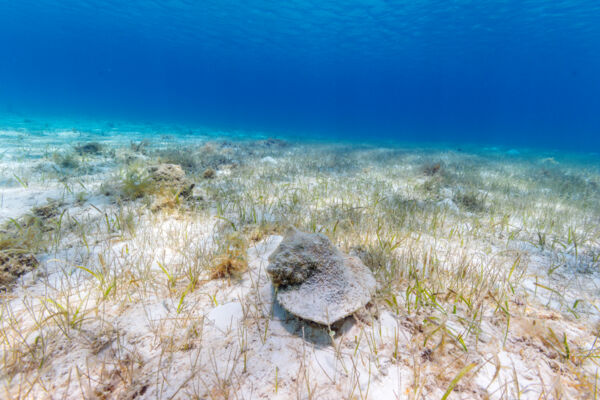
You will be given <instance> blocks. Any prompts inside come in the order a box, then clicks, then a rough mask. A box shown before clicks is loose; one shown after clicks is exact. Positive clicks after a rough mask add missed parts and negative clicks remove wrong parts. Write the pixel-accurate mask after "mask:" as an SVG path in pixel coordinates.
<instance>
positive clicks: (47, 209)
mask: <svg viewBox="0 0 600 400" xmlns="http://www.w3.org/2000/svg"><path fill="white" fill-rule="evenodd" d="M61 206H62V202H60V201H57V200H54V199H48V203H46V204H45V205H43V206H38V207H34V208H33V209H32V210H31V211H32V213H33V215H35V216H36V217H39V218H42V219H48V218H52V217H56V216H58V215H59V214H60V207H61Z"/></svg>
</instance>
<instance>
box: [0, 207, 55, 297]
mask: <svg viewBox="0 0 600 400" xmlns="http://www.w3.org/2000/svg"><path fill="white" fill-rule="evenodd" d="M51 204H55V203H53V202H52V203H51ZM39 210H45V211H44V212H45V213H46V212H47V210H49V208H48V209H46V208H43V207H38V208H36V209H34V210H33V212H32V214H30V215H29V214H28V215H25V216H23V217H22V218H20V219H19V220H16V219H11V220H10V221H9V222H7V223H5V224H4V225H3V226H2V227H1V228H0V288H1V287H6V286H8V285H9V284H10V283H12V282H13V281H14V280H16V279H17V278H18V277H19V276H21V275H23V274H25V273H27V272H29V271H31V270H33V269H35V268H37V266H38V265H39V263H38V261H37V259H36V258H35V254H36V253H38V252H40V251H41V250H43V249H45V246H46V244H47V243H48V242H49V241H50V237H51V232H52V231H53V229H54V227H53V226H54V225H53V223H52V220H51V218H52V217H53V216H55V215H57V214H56V213H55V212H54V211H53V212H52V213H48V214H44V215H43V216H38V215H36V214H38V213H39Z"/></svg>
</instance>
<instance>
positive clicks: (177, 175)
mask: <svg viewBox="0 0 600 400" xmlns="http://www.w3.org/2000/svg"><path fill="white" fill-rule="evenodd" d="M148 173H149V174H150V178H151V179H152V181H153V182H154V183H155V184H156V185H158V186H159V187H166V188H172V189H175V190H176V191H177V192H178V193H179V195H180V196H182V197H189V196H190V195H191V194H192V189H194V186H195V184H194V183H192V182H190V181H189V180H188V179H187V178H186V176H185V172H184V171H183V169H182V168H181V166H180V165H177V164H159V165H153V166H150V167H148Z"/></svg>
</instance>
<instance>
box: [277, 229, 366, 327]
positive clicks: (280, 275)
mask: <svg viewBox="0 0 600 400" xmlns="http://www.w3.org/2000/svg"><path fill="white" fill-rule="evenodd" d="M267 273H268V274H269V276H270V278H271V281H272V282H273V284H274V285H275V286H276V287H277V300H278V301H279V304H281V306H282V307H283V308H285V309H286V310H287V311H289V312H290V313H292V314H294V315H296V316H298V317H300V318H303V319H306V320H309V321H313V322H316V323H319V324H323V325H330V324H332V323H334V322H336V321H338V320H340V319H342V318H344V317H346V316H348V315H350V314H352V313H353V312H355V311H356V310H358V309H360V308H361V307H363V306H365V305H366V304H367V303H368V302H369V301H370V300H371V296H372V295H373V293H374V292H375V287H376V282H375V278H374V277H373V274H372V273H371V271H370V270H369V268H367V267H366V266H365V265H364V264H363V263H362V262H361V261H360V259H358V258H357V257H354V256H349V255H346V254H343V253H342V252H341V251H340V250H338V249H337V248H336V247H335V246H334V245H333V244H332V243H331V241H330V240H329V239H328V238H327V237H326V236H325V235H323V234H319V233H315V234H313V233H304V232H301V231H299V230H297V229H296V228H294V227H290V228H289V229H288V230H287V232H286V234H285V236H284V238H283V240H282V242H281V243H280V244H279V246H278V247H277V249H275V251H274V252H273V253H272V254H271V255H270V256H269V265H268V266H267Z"/></svg>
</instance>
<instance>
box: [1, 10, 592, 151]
mask: <svg viewBox="0 0 600 400" xmlns="http://www.w3.org/2000/svg"><path fill="white" fill-rule="evenodd" d="M0 49H1V50H2V62H0V114H1V117H2V122H0V127H2V128H12V127H14V125H15V121H18V124H21V125H23V124H25V125H27V123H28V122H31V124H30V125H31V129H40V126H41V127H42V128H43V126H44V124H45V123H48V124H49V125H52V126H54V125H56V123H55V122H54V121H55V120H57V119H58V120H61V121H63V122H64V121H68V122H67V123H65V125H67V126H71V127H75V128H81V127H82V126H86V123H84V122H81V121H98V122H97V124H96V126H95V128H96V129H105V130H106V132H107V133H111V132H112V133H114V134H123V133H122V132H120V133H119V132H117V130H111V129H110V127H111V125H110V122H107V121H127V122H128V123H145V124H150V125H152V124H157V125H160V124H162V125H163V126H164V125H168V126H173V125H176V126H186V127H195V128H194V129H192V128H189V129H191V130H190V132H192V133H193V132H196V131H197V130H198V129H199V128H196V127H200V126H203V127H204V126H206V127H211V129H216V130H224V131H231V130H235V131H238V130H242V131H264V132H272V133H275V134H281V135H285V134H288V135H295V136H300V137H305V136H307V135H309V136H312V137H326V138H330V139H336V138H343V139H359V140H373V139H376V140H399V141H411V140H415V141H429V142H452V143H475V144H485V145H497V146H506V147H543V148H552V149H559V150H576V151H582V150H583V151H595V149H597V148H598V145H599V144H600V135H599V133H600V112H599V111H598V110H600V74H598V71H600V5H599V4H598V3H597V2H595V1H588V0H582V1H555V2H547V1H542V0H528V1H515V0H507V1H376V0H371V1H366V0H361V1H343V2H342V1H330V2H322V1H308V0H303V1H290V2H278V1H264V0H251V1H244V2H242V1H234V0H228V1H213V0H207V1H202V2H194V1H183V0H176V1H127V2H123V1H101V0H85V1H81V0H79V1H74V0H63V1H50V0H42V1H35V2H33V1H29V0H20V1H18V2H17V1H3V2H0ZM47 121H49V122H47ZM87 125H88V126H89V124H87ZM107 126H108V127H107ZM182 129H183V128H182ZM185 129H188V128H185Z"/></svg>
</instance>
